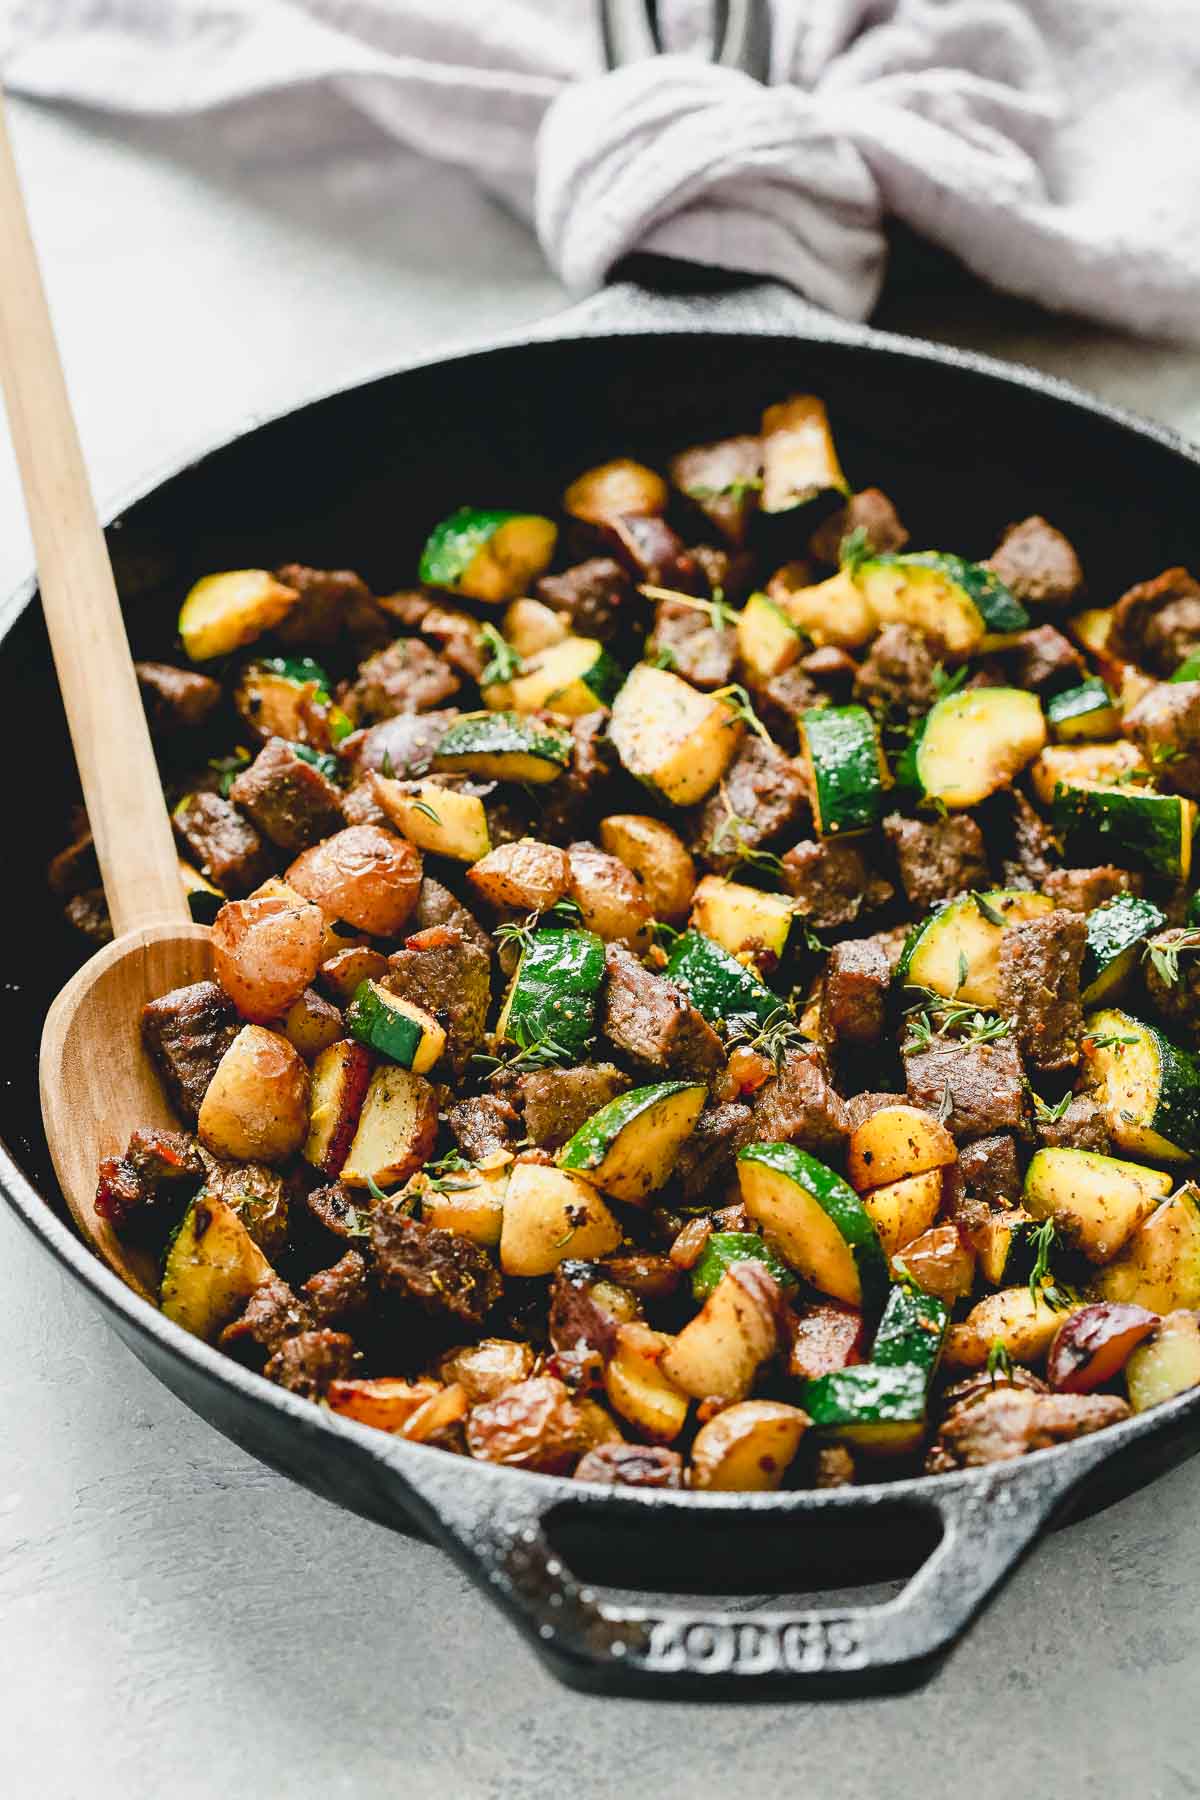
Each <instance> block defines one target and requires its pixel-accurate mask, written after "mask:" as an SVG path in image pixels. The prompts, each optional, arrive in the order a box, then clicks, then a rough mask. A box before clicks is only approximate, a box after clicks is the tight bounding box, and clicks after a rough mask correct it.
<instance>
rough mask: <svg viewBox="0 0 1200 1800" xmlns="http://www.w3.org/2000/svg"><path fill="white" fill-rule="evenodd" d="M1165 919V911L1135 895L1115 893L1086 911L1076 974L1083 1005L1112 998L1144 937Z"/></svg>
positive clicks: (1158, 927) (1161, 925)
mask: <svg viewBox="0 0 1200 1800" xmlns="http://www.w3.org/2000/svg"><path fill="white" fill-rule="evenodd" d="M1166 922H1167V915H1166V913H1164V912H1163V911H1162V909H1161V908H1160V907H1157V906H1155V904H1154V902H1153V900H1143V899H1142V898H1141V896H1140V895H1138V894H1116V895H1114V897H1113V898H1112V899H1111V900H1106V901H1105V902H1104V904H1103V905H1102V906H1097V907H1095V908H1094V909H1093V910H1092V911H1091V912H1090V913H1089V914H1088V916H1087V948H1086V950H1085V951H1084V954H1083V967H1082V969H1081V970H1080V976H1079V983H1080V989H1081V997H1082V999H1083V1003H1084V1005H1085V1006H1096V1005H1098V1004H1099V1002H1100V1001H1102V1000H1110V999H1113V998H1115V996H1116V994H1117V992H1118V990H1119V989H1120V988H1121V987H1122V986H1124V984H1125V982H1126V981H1127V980H1128V978H1129V976H1130V974H1131V973H1132V972H1133V966H1134V964H1135V962H1136V961H1137V960H1138V957H1139V956H1140V954H1141V947H1142V945H1143V944H1144V943H1145V941H1146V939H1147V938H1148V937H1150V936H1151V935H1152V933H1154V932H1156V931H1159V930H1161V928H1162V927H1163V926H1164V925H1165V924H1166Z"/></svg>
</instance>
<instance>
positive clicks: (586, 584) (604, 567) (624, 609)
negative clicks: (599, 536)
mask: <svg viewBox="0 0 1200 1800" xmlns="http://www.w3.org/2000/svg"><path fill="white" fill-rule="evenodd" d="M534 593H535V594H536V596H537V598H538V599H539V600H541V601H542V602H543V603H544V604H545V605H546V606H550V607H553V609H554V611H555V612H556V613H561V614H562V615H563V617H564V618H565V619H567V620H568V621H569V622H570V626H571V630H572V631H573V632H574V633H575V634H576V635H577V636H578V637H590V638H598V639H599V641H600V642H601V643H602V644H607V643H608V642H609V640H610V639H611V638H612V637H613V636H614V635H615V634H616V632H617V630H618V628H619V627H620V624H621V617H622V613H624V614H625V615H626V616H628V614H629V612H630V610H631V606H632V602H633V600H634V591H633V583H632V581H631V580H630V579H629V576H628V575H627V574H626V572H625V570H624V569H623V568H622V567H621V565H620V563H619V562H616V561H614V559H613V558H612V557H611V556H590V557H589V558H588V559H587V561H586V562H581V563H576V565H575V567H574V568H573V569H564V570H563V572H562V574H561V575H543V576H542V579H541V580H540V581H539V582H538V583H537V585H536V587H535V588H534Z"/></svg>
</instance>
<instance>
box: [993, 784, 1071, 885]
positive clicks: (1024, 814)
mask: <svg viewBox="0 0 1200 1800" xmlns="http://www.w3.org/2000/svg"><path fill="white" fill-rule="evenodd" d="M997 798H1000V796H998V797H997ZM1004 803H1005V809H1006V811H1007V815H1008V818H1007V827H1008V838H1009V848H1010V850H1011V852H1012V854H1011V855H1010V856H1008V857H1006V858H1005V861H1004V865H1003V871H1002V875H1003V881H1004V885H1005V886H1006V887H1023V888H1042V887H1044V885H1045V882H1046V878H1047V876H1048V875H1049V874H1050V873H1051V871H1052V870H1053V868H1054V866H1055V864H1056V862H1057V860H1058V845H1057V843H1056V841H1055V837H1054V833H1053V832H1052V831H1051V829H1050V827H1049V826H1048V825H1047V824H1046V821H1045V820H1044V819H1043V818H1042V815H1041V814H1040V813H1039V812H1038V811H1037V810H1036V808H1034V807H1033V806H1031V805H1030V804H1029V801H1028V800H1027V799H1026V798H1025V796H1024V794H1023V793H1021V791H1020V789H1019V788H1013V789H1011V790H1010V791H1009V793H1008V795H1007V796H1006V797H1004Z"/></svg>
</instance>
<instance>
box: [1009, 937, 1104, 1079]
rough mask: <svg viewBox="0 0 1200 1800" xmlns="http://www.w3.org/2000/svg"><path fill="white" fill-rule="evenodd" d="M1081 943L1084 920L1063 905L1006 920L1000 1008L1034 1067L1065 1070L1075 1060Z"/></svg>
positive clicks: (1079, 1016)
mask: <svg viewBox="0 0 1200 1800" xmlns="http://www.w3.org/2000/svg"><path fill="white" fill-rule="evenodd" d="M1086 948H1087V925H1086V923H1085V921H1084V919H1083V918H1082V917H1081V915H1080V914H1079V913H1076V912H1069V911H1065V910H1064V911H1061V912H1052V913H1046V914H1044V915H1043V916H1042V917H1041V918H1037V919H1026V920H1024V921H1023V922H1022V923H1021V924H1019V925H1010V926H1009V927H1008V928H1007V930H1006V931H1005V932H1004V935H1003V937H1002V938H1001V940H1000V1010H1001V1012H1002V1013H1003V1014H1004V1015H1005V1016H1006V1017H1007V1018H1009V1019H1011V1020H1012V1021H1013V1022H1014V1027H1015V1030H1016V1034H1017V1042H1018V1043H1019V1044H1020V1046H1021V1049H1022V1050H1023V1052H1024V1053H1025V1055H1026V1056H1027V1057H1028V1058H1029V1060H1030V1062H1032V1063H1033V1065H1034V1067H1035V1068H1037V1069H1068V1068H1070V1067H1071V1066H1072V1065H1073V1064H1074V1063H1077V1062H1078V1061H1079V1037H1080V1032H1081V1031H1082V1028H1083V1008H1082V1007H1081V1005H1080V1001H1079V971H1080V968H1081V967H1082V964H1083V953H1084V951H1085V950H1086Z"/></svg>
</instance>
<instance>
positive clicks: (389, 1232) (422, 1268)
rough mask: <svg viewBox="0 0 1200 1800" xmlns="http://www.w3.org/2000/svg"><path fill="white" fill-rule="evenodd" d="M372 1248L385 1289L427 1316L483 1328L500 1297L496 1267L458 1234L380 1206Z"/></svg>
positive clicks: (379, 1277) (473, 1245) (478, 1249)
mask: <svg viewBox="0 0 1200 1800" xmlns="http://www.w3.org/2000/svg"><path fill="white" fill-rule="evenodd" d="M371 1245H372V1248H373V1249H374V1252H375V1272H376V1276H377V1279H378V1281H379V1284H380V1286H381V1287H382V1288H384V1289H385V1290H388V1291H390V1292H392V1293H395V1294H401V1295H403V1296H404V1297H405V1298H406V1299H410V1300H414V1301H416V1302H417V1304H418V1305H420V1306H421V1307H422V1308H424V1310H425V1311H426V1312H429V1313H432V1314H435V1315H437V1314H441V1315H443V1316H445V1317H449V1318H453V1319H456V1320H459V1321H460V1322H461V1323H463V1324H466V1325H480V1324H482V1322H483V1319H484V1317H485V1315H486V1314H487V1313H488V1312H489V1311H490V1310H491V1308H492V1307H493V1306H494V1305H495V1304H496V1302H497V1300H498V1299H499V1298H500V1293H501V1282H500V1274H499V1271H498V1270H497V1268H496V1265H495V1264H494V1263H493V1262H492V1260H491V1258H490V1257H489V1256H488V1254H487V1252H486V1251H485V1250H481V1249H480V1248H479V1246H478V1244H473V1243H472V1242H471V1240H470V1238H465V1237H462V1236H460V1235H459V1233H458V1232H456V1231H444V1230H443V1229H442V1228H441V1226H438V1225H423V1224H421V1223H420V1222H419V1221H418V1220H416V1219H410V1218H407V1217H406V1216H405V1214H403V1213H400V1212H395V1211H393V1210H392V1209H391V1208H384V1207H380V1208H379V1209H378V1210H377V1211H376V1212H375V1213H374V1214H373V1215H372V1217H371Z"/></svg>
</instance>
